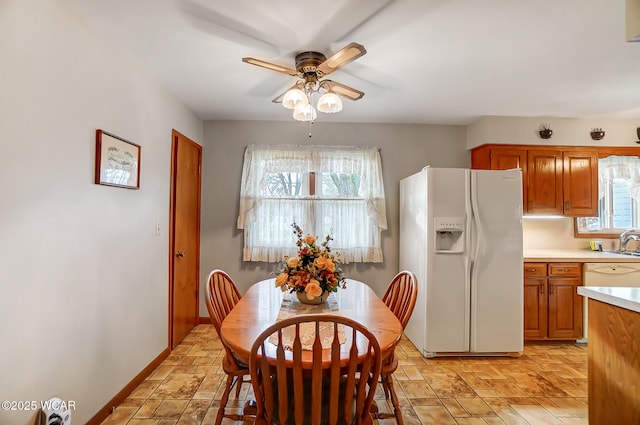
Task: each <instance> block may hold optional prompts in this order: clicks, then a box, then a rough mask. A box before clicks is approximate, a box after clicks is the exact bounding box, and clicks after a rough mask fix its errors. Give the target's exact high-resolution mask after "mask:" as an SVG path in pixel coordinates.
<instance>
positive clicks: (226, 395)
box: [216, 375, 236, 425]
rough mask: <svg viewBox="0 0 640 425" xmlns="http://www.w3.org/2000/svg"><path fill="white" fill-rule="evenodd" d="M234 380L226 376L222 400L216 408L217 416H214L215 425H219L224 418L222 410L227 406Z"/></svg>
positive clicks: (232, 377) (233, 377)
mask: <svg viewBox="0 0 640 425" xmlns="http://www.w3.org/2000/svg"><path fill="white" fill-rule="evenodd" d="M234 379H236V377H235V376H233V375H227V383H226V385H225V387H224V392H223V393H222V398H221V399H220V407H218V414H217V415H216V425H220V423H222V418H223V417H224V409H225V407H226V406H227V401H229V393H230V392H231V387H233V380H234Z"/></svg>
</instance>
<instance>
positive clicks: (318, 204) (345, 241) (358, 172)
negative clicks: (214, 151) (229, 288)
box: [237, 145, 387, 263]
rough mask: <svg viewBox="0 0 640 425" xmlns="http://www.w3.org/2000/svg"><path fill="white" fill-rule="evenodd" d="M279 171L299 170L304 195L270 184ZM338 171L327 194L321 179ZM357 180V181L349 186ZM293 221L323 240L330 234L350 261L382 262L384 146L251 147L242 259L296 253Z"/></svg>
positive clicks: (244, 185)
mask: <svg viewBox="0 0 640 425" xmlns="http://www.w3.org/2000/svg"><path fill="white" fill-rule="evenodd" d="M273 173H300V174H301V176H302V178H301V180H302V182H303V183H302V186H303V187H302V190H300V193H299V195H296V196H287V193H288V192H286V191H285V192H284V193H283V195H284V196H281V195H278V193H277V192H273V191H268V190H265V188H266V187H267V186H265V181H268V180H269V179H268V176H270V175H273ZM319 173H321V174H319ZM334 175H338V176H340V178H339V179H338V181H337V182H336V183H335V184H336V188H337V192H336V191H334V190H333V189H332V190H331V191H330V193H328V194H327V195H326V196H325V195H323V194H322V192H323V188H324V186H320V185H323V181H325V179H326V178H327V177H326V176H334ZM343 176H347V178H346V180H343ZM330 178H332V177H330ZM332 179H333V178H332ZM334 181H335V180H334ZM345 181H346V183H345V184H344V186H342V185H341V182H345ZM350 182H355V183H354V185H353V186H350V185H349V183H350ZM344 188H347V189H353V190H356V192H353V190H347V191H345V190H343V189H344ZM293 222H295V223H296V224H297V225H299V226H300V227H301V228H302V229H303V231H305V232H308V233H313V234H315V235H317V236H318V237H319V238H324V237H325V236H326V235H327V234H331V235H332V236H333V238H334V241H333V242H332V245H331V247H332V249H333V250H334V251H335V252H336V253H339V254H340V258H341V260H342V262H344V263H349V262H372V263H378V262H382V261H383V255H382V234H381V233H382V230H386V228H387V221H386V201H385V196H384V182H383V176H382V165H381V159H380V153H379V148H377V147H373V146H290V145H250V146H247V148H246V150H245V156H244V163H243V170H242V182H241V189H240V208H239V213H238V222H237V228H238V229H241V230H243V231H244V240H243V254H242V259H243V261H261V262H278V261H281V260H282V257H283V255H292V254H293V253H294V252H295V248H296V247H295V240H293V239H291V240H289V239H290V237H292V235H293V233H292V232H291V224H292V223H293ZM350 223H357V225H356V226H355V227H354V226H353V225H352V224H350Z"/></svg>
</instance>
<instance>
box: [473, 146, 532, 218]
mask: <svg viewBox="0 0 640 425" xmlns="http://www.w3.org/2000/svg"><path fill="white" fill-rule="evenodd" d="M471 168H474V169H479V170H512V169H514V168H520V169H521V170H522V205H523V212H524V211H525V210H526V206H527V177H526V176H527V150H526V149H522V148H520V147H511V146H509V145H504V146H500V145H497V146H496V145H491V146H490V147H489V149H484V147H480V148H477V149H474V150H473V151H472V152H471Z"/></svg>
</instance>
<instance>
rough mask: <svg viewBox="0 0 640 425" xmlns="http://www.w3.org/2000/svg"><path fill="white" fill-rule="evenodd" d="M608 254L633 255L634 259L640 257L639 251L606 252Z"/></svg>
mask: <svg viewBox="0 0 640 425" xmlns="http://www.w3.org/2000/svg"><path fill="white" fill-rule="evenodd" d="M604 252H607V253H609V254H620V255H631V256H634V257H640V252H639V251H618V250H612V251H604Z"/></svg>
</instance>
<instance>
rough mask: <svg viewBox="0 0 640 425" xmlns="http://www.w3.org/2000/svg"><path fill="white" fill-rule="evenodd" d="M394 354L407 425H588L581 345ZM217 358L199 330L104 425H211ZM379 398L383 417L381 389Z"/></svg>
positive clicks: (407, 347)
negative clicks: (503, 353) (466, 354)
mask: <svg viewBox="0 0 640 425" xmlns="http://www.w3.org/2000/svg"><path fill="white" fill-rule="evenodd" d="M397 353H398V355H399V356H400V366H399V368H398V370H397V372H396V374H395V378H396V382H397V383H396V385H395V387H396V392H397V393H398V396H399V397H400V401H401V405H402V409H403V417H404V422H405V425H420V424H422V425H427V424H437V425H448V424H451V425H476V424H478V425H480V424H485V425H486V424H490V425H494V424H523V425H526V424H529V425H538V424H540V425H554V424H557V425H577V424H587V423H588V421H587V347H586V345H580V344H574V343H553V342H552V343H543V342H540V343H527V344H526V345H525V350H524V354H523V355H522V356H521V357H519V358H509V357H482V358H477V357H470V358H462V357H455V358H436V359H425V358H423V357H422V356H421V355H420V354H419V353H418V351H417V350H416V349H415V348H414V347H413V345H412V344H411V343H410V342H408V340H406V338H403V340H402V341H401V343H400V345H399V347H398V348H397ZM222 355H223V350H222V346H221V344H220V340H219V339H218V336H217V334H216V332H215V329H214V328H213V325H199V326H197V327H196V328H195V329H194V330H193V331H192V332H191V333H190V334H189V335H188V336H187V337H186V338H185V339H184V341H183V342H182V343H181V344H180V345H179V346H178V347H176V349H175V350H174V351H173V352H172V353H171V355H170V356H169V357H168V358H167V359H166V360H165V361H164V362H163V363H162V364H161V365H160V366H158V368H157V369H156V370H155V371H154V373H153V374H151V375H150V376H149V377H148V378H147V379H146V380H145V381H144V382H142V383H141V384H140V386H139V387H138V388H137V389H136V390H134V391H133V392H132V393H131V394H130V395H129V397H128V398H127V399H126V400H125V401H124V402H123V403H122V404H121V405H120V406H118V407H117V408H116V409H115V411H114V412H113V413H112V414H111V415H110V416H109V417H108V418H107V419H106V420H105V421H104V422H103V425H115V424H123V425H125V424H126V425H134V424H135V425H187V424H194V425H196V424H197V425H210V424H214V423H215V417H216V412H217V410H218V403H219V400H220V396H221V394H222V390H223V385H222V383H223V382H224V379H225V375H224V372H223V371H222V370H221V369H220V368H219V364H220V359H221V356H222ZM249 387H250V386H249V385H245V386H243V388H242V391H241V393H240V399H239V400H236V399H235V398H234V394H233V393H232V396H231V398H230V400H229V406H231V407H233V406H236V407H237V408H240V406H242V405H244V401H245V400H246V399H247V398H251V396H252V391H251V390H250V388H249ZM376 398H377V399H378V400H377V403H378V406H379V408H380V409H381V410H385V409H388V406H387V405H386V402H385V401H384V394H383V393H382V390H381V388H379V390H378V395H377V397H376ZM232 422H233V421H230V420H227V419H225V420H224V421H223V425H230V424H231V423H232ZM379 423H380V424H381V425H383V424H384V425H387V424H389V425H393V424H395V421H394V420H393V419H387V420H381V421H379ZM238 425H240V424H238Z"/></svg>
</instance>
